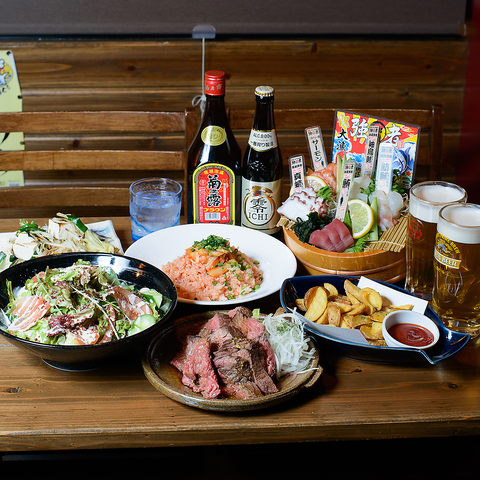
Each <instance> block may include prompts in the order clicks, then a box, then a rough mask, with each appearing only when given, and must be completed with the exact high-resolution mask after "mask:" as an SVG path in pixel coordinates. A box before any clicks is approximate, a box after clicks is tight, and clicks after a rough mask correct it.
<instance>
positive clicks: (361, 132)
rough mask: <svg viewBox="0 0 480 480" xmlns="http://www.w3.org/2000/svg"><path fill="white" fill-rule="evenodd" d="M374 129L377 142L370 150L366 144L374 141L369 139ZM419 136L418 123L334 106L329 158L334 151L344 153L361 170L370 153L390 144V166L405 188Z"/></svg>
mask: <svg viewBox="0 0 480 480" xmlns="http://www.w3.org/2000/svg"><path fill="white" fill-rule="evenodd" d="M377 127H378V128H377ZM375 133H377V134H378V144H377V145H376V152H372V151H371V148H370V145H374V142H371V138H372V134H375ZM419 138H420V127H419V126H418V125H411V124H406V123H400V122H396V121H393V120H387V119H385V118H375V117H370V116H368V115H363V114H361V113H356V112H351V111H345V110H337V111H336V114H335V125H334V134H333V148H332V161H335V159H336V157H337V154H340V155H342V156H343V155H345V154H346V155H347V156H348V158H351V159H354V160H355V162H356V165H357V172H361V171H362V166H363V165H364V163H365V161H366V160H367V162H370V161H371V159H372V155H376V156H378V154H379V152H380V154H381V152H382V151H384V150H385V147H387V144H389V145H388V147H389V148H392V146H393V159H392V165H393V170H394V171H395V170H396V173H397V174H398V175H400V176H401V178H402V183H403V184H404V186H405V187H406V188H407V189H409V188H410V186H411V185H412V182H413V179H414V176H415V166H416V162H417V154H418V142H419ZM369 139H370V141H369Z"/></svg>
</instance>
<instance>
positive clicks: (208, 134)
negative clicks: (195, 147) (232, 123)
mask: <svg viewBox="0 0 480 480" xmlns="http://www.w3.org/2000/svg"><path fill="white" fill-rule="evenodd" d="M226 139H227V132H225V129H224V128H222V127H218V126H217V125H209V126H208V127H205V128H204V129H203V130H202V141H203V143H206V144H207V145H212V146H213V147H217V146H218V145H221V144H222V143H223V142H224V141H225V140H226Z"/></svg>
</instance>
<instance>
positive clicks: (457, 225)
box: [437, 203, 480, 244]
mask: <svg viewBox="0 0 480 480" xmlns="http://www.w3.org/2000/svg"><path fill="white" fill-rule="evenodd" d="M437 231H438V233H441V234H442V235H443V236H445V237H447V238H449V239H450V240H452V241H453V242H457V243H468V244H476V243H480V205H474V204H472V203H469V204H455V205H449V206H448V207H447V208H445V209H444V210H443V212H442V217H440V218H439V220H438V225H437Z"/></svg>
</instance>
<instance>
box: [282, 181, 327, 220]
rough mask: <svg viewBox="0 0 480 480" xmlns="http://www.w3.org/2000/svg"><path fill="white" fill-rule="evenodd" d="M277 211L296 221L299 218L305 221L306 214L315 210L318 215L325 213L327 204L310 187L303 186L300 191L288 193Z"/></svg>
mask: <svg viewBox="0 0 480 480" xmlns="http://www.w3.org/2000/svg"><path fill="white" fill-rule="evenodd" d="M277 211H278V213H279V214H280V215H283V216H284V217H287V218H289V219H290V220H293V221H297V219H298V218H300V219H301V220H302V221H306V220H307V219H308V214H309V213H312V212H317V213H318V215H319V216H320V217H321V216H323V215H325V214H326V213H327V211H328V205H327V203H326V202H325V201H324V199H323V198H322V197H317V194H316V192H315V190H314V189H313V188H312V187H305V188H304V189H303V190H301V191H300V192H295V193H294V194H293V195H290V197H288V198H287V199H286V200H285V201H284V202H283V204H282V205H281V206H280V207H279V208H278V210H277Z"/></svg>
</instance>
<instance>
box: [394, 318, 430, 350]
mask: <svg viewBox="0 0 480 480" xmlns="http://www.w3.org/2000/svg"><path fill="white" fill-rule="evenodd" d="M388 333H389V334H390V335H391V336H392V337H393V338H394V339H395V340H397V342H401V343H403V344H405V345H409V346H411V347H425V346H426V345H429V344H430V343H432V342H433V334H432V332H430V330H427V329H426V328H423V327H420V326H419V325H414V324H412V323H397V324H395V325H392V326H391V327H390V328H389V329H388Z"/></svg>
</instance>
